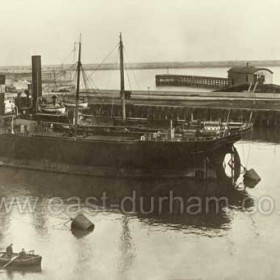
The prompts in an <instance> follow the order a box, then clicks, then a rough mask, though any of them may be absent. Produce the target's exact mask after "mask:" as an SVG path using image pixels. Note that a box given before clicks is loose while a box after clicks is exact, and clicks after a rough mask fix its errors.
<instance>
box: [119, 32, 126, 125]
mask: <svg viewBox="0 0 280 280" xmlns="http://www.w3.org/2000/svg"><path fill="white" fill-rule="evenodd" d="M119 49H120V75H121V101H122V121H123V122H124V121H126V112H125V91H124V63H123V42H122V33H120V46H119Z"/></svg>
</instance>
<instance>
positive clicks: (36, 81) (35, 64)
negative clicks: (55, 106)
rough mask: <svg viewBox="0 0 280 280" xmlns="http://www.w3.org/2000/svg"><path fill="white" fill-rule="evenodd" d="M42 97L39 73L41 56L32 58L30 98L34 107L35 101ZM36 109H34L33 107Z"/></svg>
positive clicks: (40, 73) (40, 75)
mask: <svg viewBox="0 0 280 280" xmlns="http://www.w3.org/2000/svg"><path fill="white" fill-rule="evenodd" d="M41 96H42V72H41V56H40V55H33V56H32V97H33V104H34V107H35V106H36V104H37V99H38V98H39V97H41ZM35 108H36V107H35Z"/></svg>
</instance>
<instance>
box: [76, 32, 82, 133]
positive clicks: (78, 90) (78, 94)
mask: <svg viewBox="0 0 280 280" xmlns="http://www.w3.org/2000/svg"><path fill="white" fill-rule="evenodd" d="M81 45H82V44H81V34H80V40H79V56H78V65H77V72H78V73H77V86H76V108H75V137H76V136H77V130H78V113H79V97H80V74H81V66H82V63H81Z"/></svg>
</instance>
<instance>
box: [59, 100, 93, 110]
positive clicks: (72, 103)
mask: <svg viewBox="0 0 280 280" xmlns="http://www.w3.org/2000/svg"><path fill="white" fill-rule="evenodd" d="M64 106H66V107H71V108H75V107H76V101H75V100H65V101H64ZM78 107H79V108H82V109H84V108H87V107H88V102H86V101H82V100H79V102H78Z"/></svg>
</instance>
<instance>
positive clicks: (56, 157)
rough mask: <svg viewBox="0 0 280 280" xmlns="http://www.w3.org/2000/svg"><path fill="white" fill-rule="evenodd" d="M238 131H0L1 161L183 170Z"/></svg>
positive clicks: (109, 170) (74, 169)
mask: <svg viewBox="0 0 280 280" xmlns="http://www.w3.org/2000/svg"><path fill="white" fill-rule="evenodd" d="M239 139H240V135H235V136H229V137H225V138H222V139H215V140H209V141H194V142H173V141H167V142H165V141H139V140H125V141H124V140H123V141H117V140H110V139H108V140H107V141H104V140H93V139H74V138H67V137H65V138H64V137H44V136H34V135H33V136H20V135H13V134H3V135H1V136H0V160H1V162H2V166H10V167H18V168H30V169H38V170H44V171H54V172H63V173H71V174H84V175H95V176H118V177H122V176H123V177H137V176H139V177H143V176H144V177H145V176H148V177H151V176H152V177H154V176H156V177H158V176H187V174H189V172H188V170H189V169H193V168H196V167H197V168H200V167H201V166H203V162H204V160H205V158H211V157H213V156H214V155H216V154H217V153H218V152H223V151H224V149H225V148H226V147H230V146H231V145H232V144H233V143H234V142H236V141H238V140H239Z"/></svg>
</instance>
